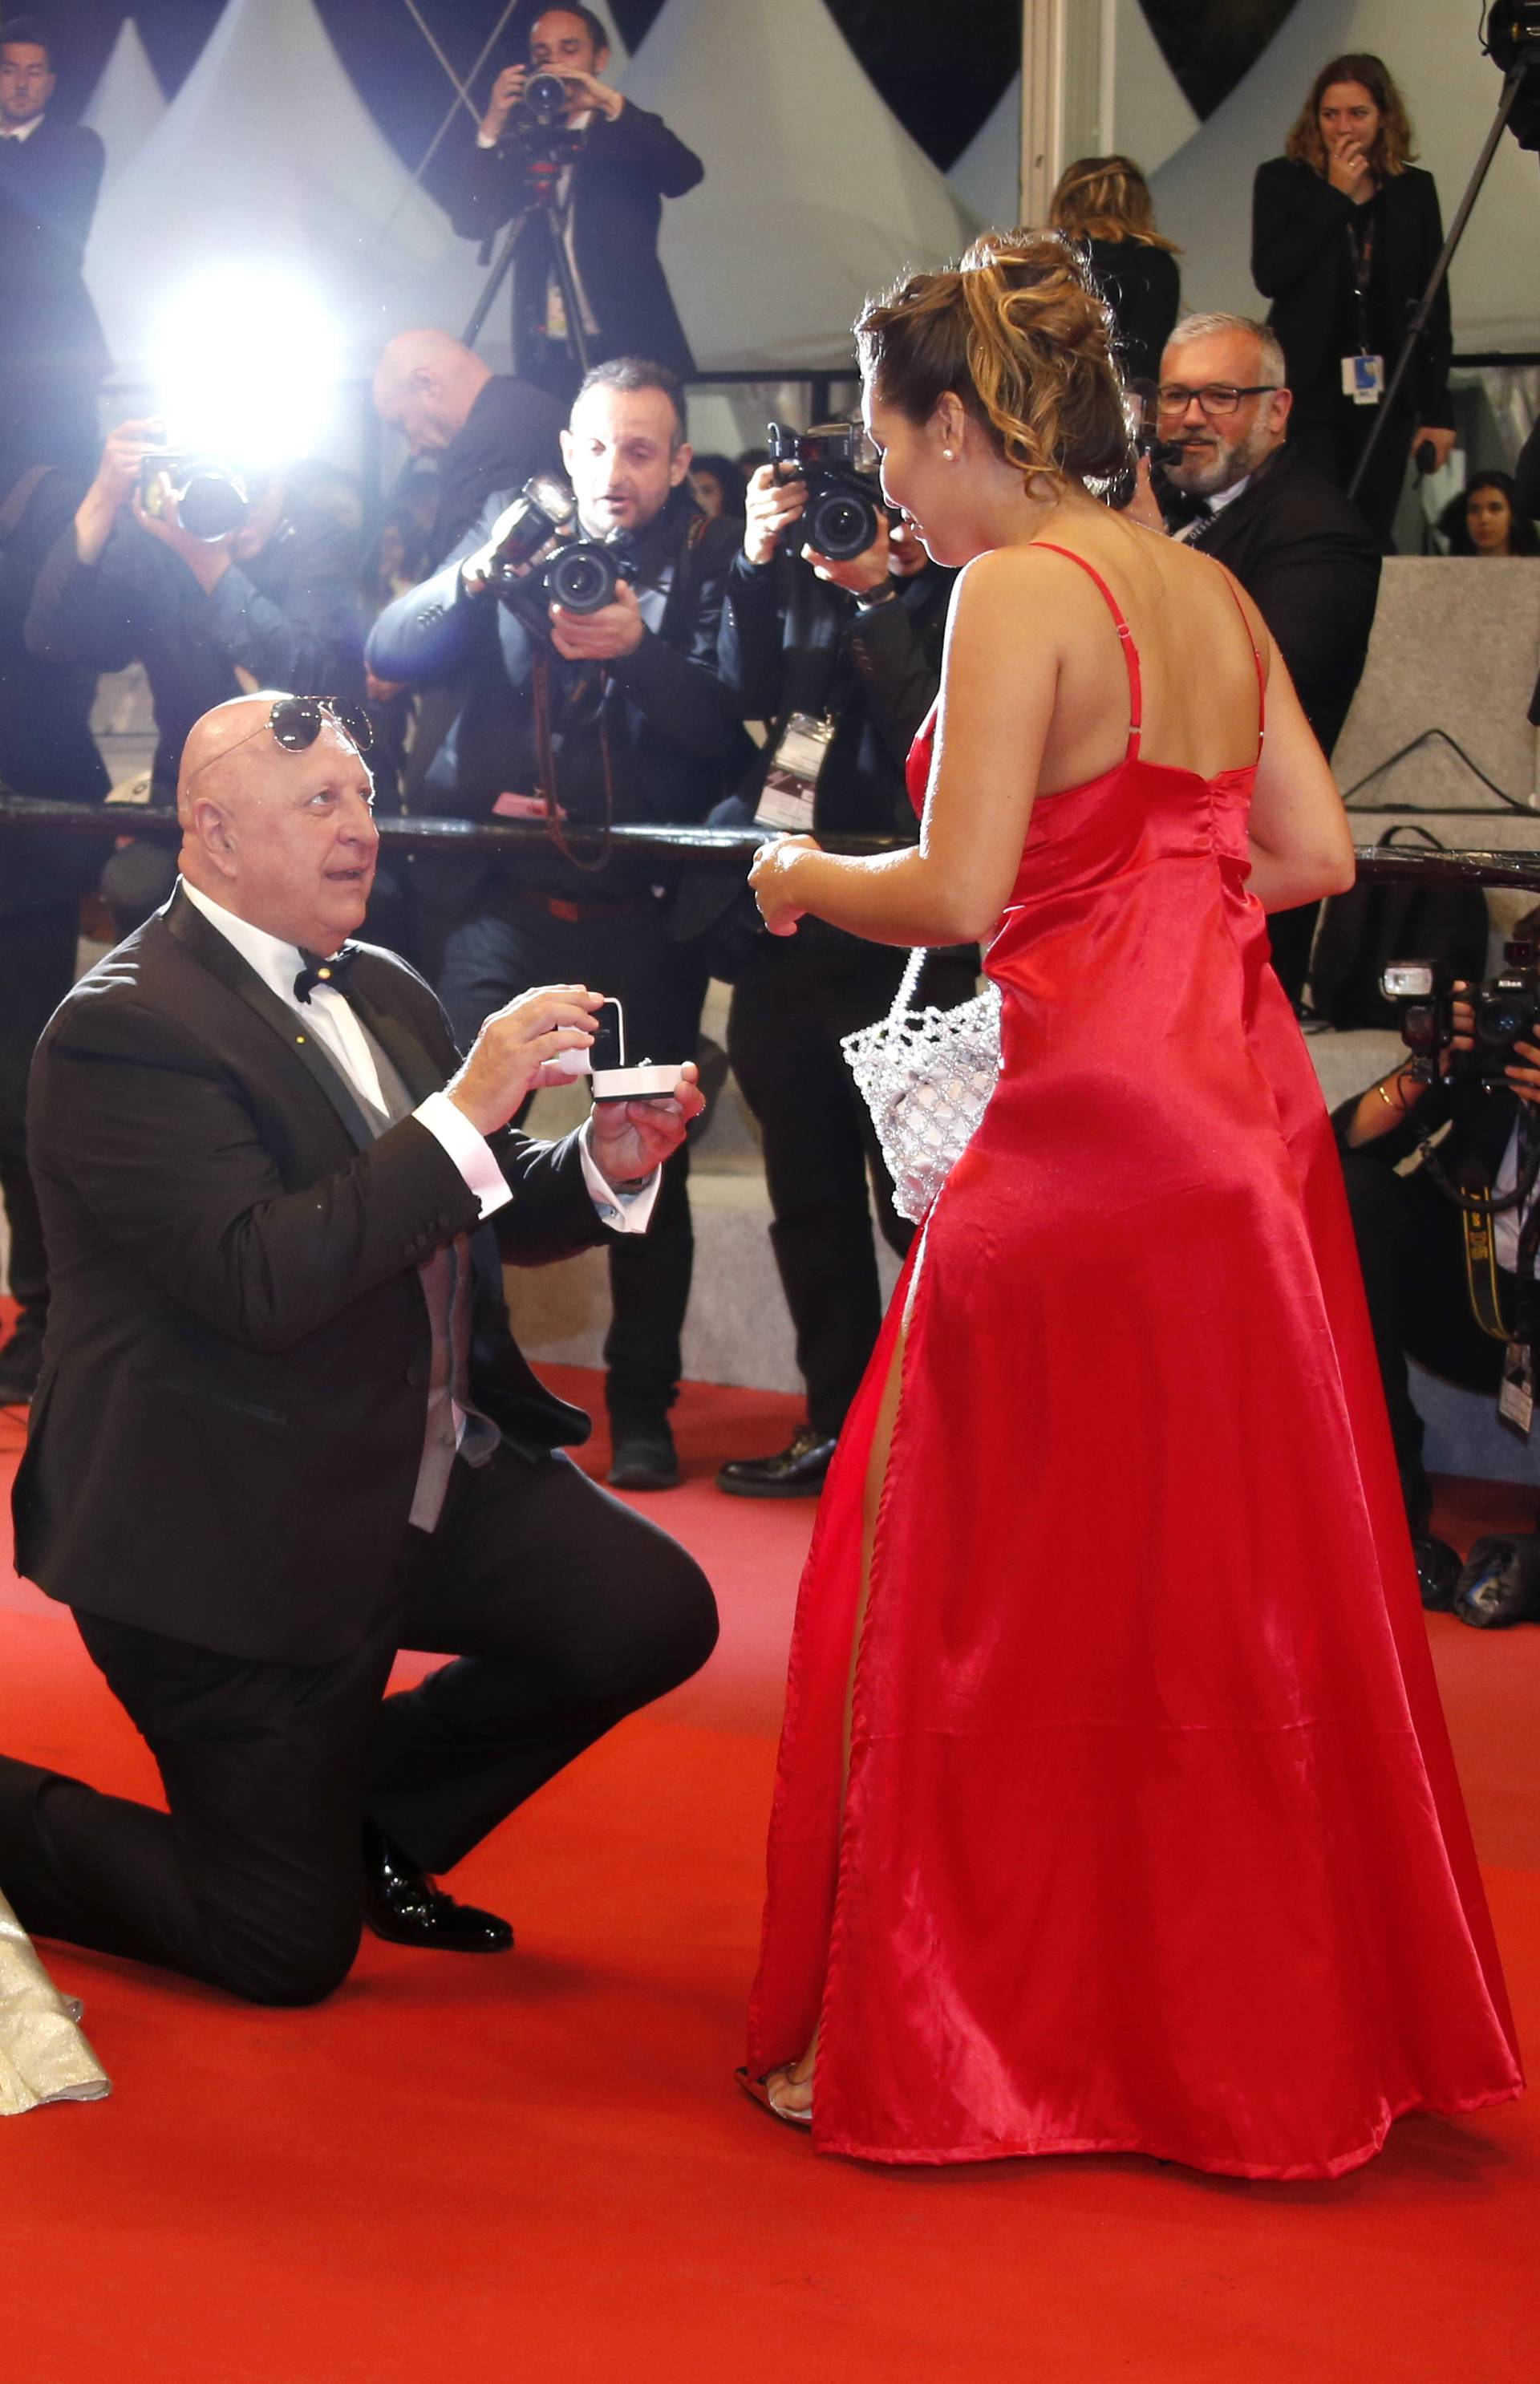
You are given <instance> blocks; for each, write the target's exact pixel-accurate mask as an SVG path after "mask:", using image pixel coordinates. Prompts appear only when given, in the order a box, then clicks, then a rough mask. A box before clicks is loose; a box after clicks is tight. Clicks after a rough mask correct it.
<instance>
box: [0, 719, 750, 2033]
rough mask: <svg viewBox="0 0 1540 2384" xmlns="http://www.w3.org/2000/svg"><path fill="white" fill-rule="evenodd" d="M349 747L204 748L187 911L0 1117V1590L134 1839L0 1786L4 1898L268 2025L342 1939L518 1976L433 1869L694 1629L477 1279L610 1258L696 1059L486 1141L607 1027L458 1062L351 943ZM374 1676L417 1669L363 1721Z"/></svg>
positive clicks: (221, 741) (363, 892) (686, 1579)
mask: <svg viewBox="0 0 1540 2384" xmlns="http://www.w3.org/2000/svg"><path fill="white" fill-rule="evenodd" d="M355 732H356V734H357V735H364V734H366V732H364V731H363V729H362V726H361V725H360V724H354V723H353V721H352V719H351V715H349V716H344V715H340V714H338V713H337V712H335V711H333V710H332V709H331V708H330V707H329V706H326V705H322V704H319V703H317V702H315V701H313V700H310V699H298V698H294V697H279V698H277V699H275V698H274V697H273V696H272V695H270V694H268V695H263V696H250V697H242V698H241V699H240V700H239V701H237V702H230V703H226V704H221V705H220V706H219V707H218V709H217V710H216V711H214V712H211V713H207V714H205V716H204V718H203V719H202V720H201V721H200V722H198V724H197V725H196V726H195V727H194V728H193V730H192V735H191V737H190V738H189V739H188V741H187V747H186V751H185V753H184V756H183V760H182V766H181V777H180V786H179V788H178V806H179V810H180V817H181V823H182V831H183V841H182V847H181V876H180V883H179V885H178V887H177V889H176V891H175V893H174V894H173V896H172V898H171V900H170V901H169V902H168V905H167V907H166V908H165V910H163V911H161V912H160V913H157V914H156V915H155V917H154V918H152V919H151V920H150V921H149V922H148V923H147V924H146V925H144V926H143V927H142V928H141V929H140V930H139V932H138V933H137V934H136V935H134V936H132V937H130V938H129V940H128V941H127V942H126V943H124V944H122V945H120V946H119V947H118V950H116V951H114V952H113V953H111V954H110V955H109V956H108V958H107V959H106V960H105V961H104V962H102V963H101V964H100V965H99V966H98V967H97V968H95V969H93V971H92V972H91V974H90V975H88V976H86V977H84V978H83V979H82V980H81V983H80V984H79V985H78V986H77V987H75V989H74V991H73V992H72V993H71V994H70V995H69V997H68V1000H66V1001H65V1002H64V1004H63V1005H62V1007H61V1008H60V1009H59V1010H58V1011H57V1012H56V1013H55V1016H54V1018H53V1020H52V1022H51V1023H50V1024H49V1026H48V1028H47V1029H46V1031H45V1033H44V1035H43V1039H42V1042H41V1043H40V1045H39V1047H38V1052H37V1056H36V1059H35V1061H34V1063H33V1070H32V1083H31V1109H30V1136H31V1140H30V1146H29V1147H30V1153H31V1162H32V1168H33V1173H34V1174H35V1177H36V1181H37V1186H38V1197H39V1200H40V1203H41V1205H42V1210H43V1225H44V1229H45V1233H46V1237H47V1245H48V1256H49V1269H50V1275H51V1279H52V1283H53V1288H54V1300H53V1307H52V1310H51V1313H50V1318H49V1325H48V1336H47V1345H46V1350H45V1354H44V1360H43V1378H42V1381H41V1383H40V1384H39V1387H38V1393H37V1399H36V1403H35V1405H34V1407H33V1409H32V1418H31V1438H30V1440H29V1444H28V1448H27V1454H26V1457H25V1459H24V1461H23V1463H22V1466H21V1469H20V1472H19V1476H18V1479H17V1485H16V1494H15V1512H16V1527H17V1529H16V1536H17V1563H18V1568H19V1571H22V1572H24V1573H26V1574H27V1576H28V1577H29V1578H30V1579H31V1580H33V1581H35V1582H36V1583H38V1584H39V1585H40V1586H41V1587H42V1588H43V1589H44V1590H45V1591H46V1592H47V1593H48V1595H49V1596H52V1597H56V1598H60V1599H62V1600H63V1601H64V1602H65V1603H66V1604H68V1606H70V1607H71V1608H73V1609H74V1611H75V1617H76V1620H77V1622H78V1624H79V1627H80V1632H81V1637H82V1638H83V1640H84V1641H85V1644H86V1646H87V1648H88V1649H89V1651H90V1653H91V1656H92V1658H93V1661H94V1662H95V1663H96V1664H97V1666H98V1667H99V1668H100V1670H102V1671H103V1673H105V1675H106V1679H107V1682H108V1683H109V1685H110V1686H111V1688H112V1689H113V1691H114V1693H115V1695H117V1696H118V1699H119V1700H120V1702H121V1703H122V1704H123V1705H124V1706H125V1707H127V1709H128V1711H129V1713H130V1716H131V1718H132V1720H134V1722H135V1723H136V1725H137V1726H138V1728H139V1729H140V1731H141V1732H143V1736H144V1738H145V1739H146V1740H147V1742H148V1744H149V1745H150V1748H151V1750H152V1752H153V1753H154V1755H155V1761H156V1763H157V1764H158V1765H159V1767H160V1773H161V1778H162V1780H163V1782H164V1783H165V1788H166V1794H167V1799H168V1805H169V1808H170V1809H169V1811H168V1812H166V1813H162V1812H157V1811H155V1810H152V1809H151V1808H150V1807H147V1806H143V1805H136V1804H130V1803H128V1802H125V1801H123V1800H121V1799H119V1798H117V1797H111V1796H105V1795H102V1794H98V1793H97V1791H96V1790H94V1789H93V1788H89V1787H87V1786H85V1785H84V1784H83V1783H82V1782H80V1781H77V1780H71V1779H68V1778H66V1777H64V1776H63V1775H62V1774H60V1773H58V1772H55V1771H49V1770H43V1769H37V1768H36V1767H34V1766H32V1765H31V1764H24V1763H19V1762H15V1761H12V1760H9V1759H7V1758H4V1757H0V1886H3V1887H4V1889H5V1892H6V1895H7V1896H8V1897H9V1898H10V1900H11V1902H12V1904H13V1905H14V1906H15V1907H16V1911H17V1913H18V1916H19V1918H20V1919H21V1921H22V1923H23V1925H24V1926H25V1927H26V1928H28V1929H29V1930H31V1931H34V1932H35V1933H38V1934H41V1935H43V1936H50V1937H62V1938H68V1939H70V1940H72V1941H73V1942H74V1943H77V1944H81V1945H91V1946H96V1947H99V1948H100V1949H102V1950H103V1951H104V1952H106V1953H110V1954H127V1955H131V1956H136V1957H137V1958H139V1959H140V1960H143V1961H149V1962H157V1963H161V1964H164V1965H165V1966H166V1967H168V1968H171V1969H175V1970H181V1971H184V1972H187V1973H188V1974H190V1975H191V1976H192V1977H193V1978H198V1979H204V1980H210V1981H212V1982H214V1983H215V1984H217V1985H218V1986H221V1987H225V1988H228V1989H229V1990H230V1992H232V1993H236V1994H240V1995H244V1996H247V1997H249V1998H251V1999H252V2000H254V2001H255V2002H259V2003H272V2004H304V2003H310V2002H314V2001H316V2000H317V1999H318V1998H319V1997H320V1996H322V1995H325V1994H327V1993H329V1991H330V1990H331V1989H332V1988H333V1987H335V1986H336V1985H337V1984H338V1982H339V1980H341V1979H342V1977H343V1975H344V1974H345V1972H346V1970H347V1968H348V1966H349V1964H350V1963H351V1961H352V1959H353V1956H354V1952H355V1951H356V1948H357V1943H358V1935H359V1929H360V1923H361V1920H363V1919H367V1920H368V1921H369V1922H370V1924H371V1925H372V1926H373V1927H374V1928H376V1929H377V1930H378V1931H379V1933H380V1934H382V1935H385V1936H390V1937H392V1938H396V1939H398V1940H402V1941H404V1942H406V1943H417V1944H423V1945H439V1946H444V1947H447V1948H451V1949H454V1950H459V1951H495V1950H500V1949H501V1948H503V1947H504V1946H506V1945H508V1944H510V1943H512V1932H511V1931H510V1930H509V1929H508V1927H507V1924H506V1923H505V1922H504V1921H502V1920H500V1919H498V1918H495V1917H494V1916H493V1915H491V1914H490V1913H481V1912H477V1911H474V1910H472V1909H470V1908H469V1907H467V1906H462V1905H459V1904H457V1903H455V1902H454V1901H453V1898H451V1897H450V1896H449V1895H447V1894H444V1893H443V1891H442V1890H441V1889H440V1888H438V1887H437V1886H436V1885H435V1883H434V1881H433V1879H432V1877H431V1876H430V1874H433V1873H436V1872H439V1871H441V1870H444V1869H449V1868H450V1867H451V1866H452V1865H453V1864H454V1863H456V1862H458V1860H459V1859H460V1857H461V1856H463V1855H465V1854H466V1853H467V1852H468V1851H469V1849H470V1848H471V1847H472V1846H474V1845H475V1844H477V1843H478V1840H480V1839H481V1838H483V1837H484V1836H485V1835H486V1834H487V1832H488V1831H490V1830H491V1829H493V1828H495V1827H496V1825H497V1823H498V1822H499V1821H501V1820H502V1819H503V1817H504V1816H505V1815H506V1814H508V1813H510V1812H511V1811H512V1810H513V1808H514V1807H515V1806H516V1805H518V1804H521V1803H522V1802H523V1800H524V1799H525V1797H527V1796H528V1795H530V1794H532V1793H533V1792H534V1791H535V1790H536V1789H537V1788H539V1787H540V1785H541V1783H542V1782H544V1781H547V1780H549V1779H550V1778H551V1777H552V1776H553V1773H555V1772H557V1771H559V1770H560V1769H562V1767H563V1765H564V1764H566V1763H569V1762H570V1761H571V1760H572V1758H573V1757H574V1756H576V1755H578V1754H580V1753H581V1752H582V1750H583V1748H584V1747H586V1746H589V1745H591V1744H592V1742H593V1741H594V1740H595V1739H596V1738H598V1737H599V1736H600V1735H601V1734H602V1732H605V1731H607V1730H608V1729H609V1728H610V1727H611V1726H612V1724H614V1723H615V1722H616V1721H618V1720H620V1719H621V1717H622V1716H623V1715H625V1714H627V1713H630V1712H632V1711H634V1710H635V1708H636V1707H639V1706H641V1705H644V1704H646V1703H647V1701H648V1700H649V1699H650V1698H652V1697H656V1696H659V1695H662V1694H663V1693H664V1691H665V1690H668V1689H671V1688H673V1687H675V1686H676V1685H677V1683H678V1682H681V1681H683V1680H685V1679H687V1678H688V1677H689V1674H690V1673H691V1672H693V1671H694V1670H696V1669H697V1668H698V1667H699V1666H700V1665H701V1664H702V1662H703V1661H704V1660H705V1658H706V1657H707V1656H708V1655H709V1654H710V1652H711V1648H712V1646H713V1644H714V1639H715V1633H716V1615H715V1608H714V1604H713V1600H712V1595H711V1591H710V1589H709V1587H708V1586H707V1583H706V1582H705V1580H704V1579H703V1577H702V1574H701V1572H700V1571H698V1569H697V1568H696V1566H695V1565H694V1563H693V1562H692V1561H691V1559H690V1558H689V1557H688V1556H686V1554H685V1553H684V1551H683V1550H682V1549H681V1548H679V1547H677V1546H676V1545H675V1544H674V1542H673V1541H672V1540H670V1539H668V1538H666V1537H665V1536H664V1533H661V1532H659V1531H657V1530H656V1529H655V1528H654V1527H653V1526H652V1524H650V1523H647V1522H645V1521H642V1520H641V1519H640V1517H638V1516H636V1515H635V1514H633V1513H632V1512H631V1511H630V1509H627V1508H626V1507H624V1506H622V1505H620V1504H619V1503H618V1502H617V1501H616V1500H615V1499H613V1498H611V1497H610V1496H608V1495H607V1494H606V1493H605V1492H604V1491H602V1490H601V1489H600V1488H598V1487H597V1486H596V1485H595V1484H592V1483H590V1481H589V1480H588V1479H587V1478H586V1477H585V1476H584V1475H583V1474H582V1473H580V1472H579V1471H578V1469H577V1468H576V1467H575V1466H574V1465H573V1464H572V1463H571V1462H570V1460H569V1459H567V1457H566V1456H565V1454H564V1453H563V1452H564V1444H565V1445H570V1444H573V1443H575V1442H578V1441H581V1440H582V1439H584V1438H585V1437H586V1435H587V1432H588V1422H587V1419H586V1418H585V1417H584V1416H583V1415H581V1414H580V1413H579V1412H578V1410H577V1409H574V1408H571V1407H568V1406H566V1405H565V1404H564V1402H563V1401H561V1400H560V1399H557V1398H554V1397H552V1395H551V1394H550V1393H549V1392H548V1391H546V1390H545V1389H543V1388H542V1387H541V1385H540V1383H539V1382H537V1380H536V1379H535V1377H534V1375H533V1374H532V1373H531V1372H530V1371H529V1369H528V1366H527V1365H526V1363H525V1361H524V1360H523V1359H522V1358H521V1357H520V1355H519V1352H518V1349H517V1348H516V1347H515V1343H514V1340H513V1338H512V1335H511V1334H510V1332H509V1328H508V1319H507V1314H506V1310H505V1309H504V1306H503V1295H502V1278H501V1272H500V1265H499V1245H500V1244H501V1246H502V1248H503V1251H504V1252H505V1253H506V1255H507V1256H508V1257H509V1258H510V1259H512V1260H517V1261H519V1262H522V1263H524V1264H531V1265H533V1264H539V1263H540V1262H542V1261H544V1260H549V1259H557V1258H562V1257H564V1256H565V1255H566V1254H567V1253H568V1252H569V1251H572V1250H576V1249H578V1248H581V1247H583V1246H584V1245H586V1244H588V1243H592V1242H601V1241H602V1240H604V1239H605V1237H606V1236H607V1235H610V1234H612V1233H617V1232H632V1231H641V1230H645V1226H646V1221H647V1214H648V1211H649V1210H650V1208H651V1205H652V1196H653V1191H654V1188H655V1185H656V1180H657V1179H656V1171H657V1168H658V1165H659V1162H660V1161H662V1160H663V1159H664V1157H666V1155H667V1153H668V1152H669V1151H670V1150H671V1149H674V1148H675V1147H676V1145H677V1143H678V1141H679V1139H680V1137H681V1136H682V1135H683V1133H684V1130H685V1126H686V1124H687V1123H688V1121H689V1117H690V1116H691V1115H693V1114H694V1113H695V1112H696V1111H698V1110H699V1108H700V1106H701V1099H700V1095H699V1093H698V1092H697V1090H696V1088H695V1085H694V1081H693V1076H694V1072H693V1070H692V1069H689V1068H686V1069H684V1070H683V1071H682V1072H681V1076H680V1081H679V1084H678V1086H677V1090H676V1093H675V1096H674V1098H673V1099H671V1100H669V1101H668V1102H666V1103H662V1104H655V1105H654V1104H641V1103H638V1104H634V1105H627V1106H626V1107H625V1108H620V1107H615V1108H612V1107H609V1106H606V1107H605V1108H604V1109H603V1110H601V1111H595V1112H594V1114H593V1117H592V1118H591V1119H590V1122H589V1123H588V1124H586V1125H585V1126H584V1127H583V1128H582V1129H581V1130H580V1131H579V1132H578V1133H576V1134H573V1135H570V1136H567V1137H566V1139H565V1141H562V1142H556V1143H542V1142H534V1141H531V1140H529V1139H528V1137H526V1136H523V1135H521V1134H518V1133H516V1132H514V1131H512V1130H511V1129H510V1127H509V1124H508V1122H509V1120H510V1119H511V1118H512V1117H513V1115H514V1113H515V1111H516V1110H517V1109H518V1107H519V1105H520V1103H521V1102H522V1101H523V1100H524V1099H525V1096H526V1095H527V1093H528V1091H529V1090H530V1088H531V1086H537V1085H540V1084H544V1083H548V1082H553V1081H555V1080H556V1079H555V1077H554V1076H553V1073H552V1069H553V1062H554V1060H555V1059H556V1056H557V1055H558V1054H559V1053H561V1052H564V1051H571V1050H575V1049H581V1048H583V1047H584V1046H586V1044H587V1042H588V1041H589V1039H590V1021H591V1017H592V1013H593V1012H594V1010H595V1009H596V1008H597V1006H598V1004H599V1001H600V1000H601V996H600V994H599V993H598V992H594V991H590V990H589V989H588V988H586V987H578V986H555V987H549V986H548V987H541V988H540V989H538V990H536V991H534V992H531V993H528V994H526V995H525V996H524V997H523V998H522V999H521V1000H518V1001H515V1002H513V1003H511V1004H510V1005H509V1006H508V1008H506V1009H505V1010H503V1011H500V1012H497V1013H496V1014H495V1015H494V1016H493V1017H491V1018H490V1019H488V1021H487V1022H486V1024H485V1025H484V1026H483V1028H482V1030H481V1032H480V1034H479V1036H478V1037H477V1040H476V1044H475V1047H474V1049H472V1050H471V1052H470V1055H469V1057H468V1058H467V1059H466V1060H465V1061H464V1062H463V1063H462V1062H460V1060H459V1058H458V1055H457V1054H456V1052H455V1050H454V1048H453V1043H452V1041H451V1038H450V1035H449V1032H448V1028H447V1026H446V1024H445V1022H444V1018H443V1014H442V1012H441V1010H440V1008H439V1005H438V1003H437V1001H436V1000H435V999H434V997H433V995H432V994H431V993H430V992H429V991H428V987H426V986H425V985H424V984H423V982H422V980H421V979H420V978H419V977H417V976H416V975H415V973H414V972H413V971H412V970H411V969H410V968H408V967H407V965H406V964H405V962H403V961H400V960H398V959H396V958H395V957H394V955H393V954H391V953H390V952H387V951H382V950H379V949H377V948H376V947H374V946H371V945H366V944H365V945H358V946H352V945H349V944H347V943H346V942H345V940H344V939H345V938H346V937H347V936H348V935H349V934H350V933H351V932H352V931H353V930H354V928H356V927H357V926H358V925H359V924H360V923H361V921H362V919H363V917H364V912H365V906H366V901H367V900H368V894H369V888H370V884H371V881H372V879H373V876H374V869H375V860H376V855H377V851H378V844H379V838H378V834H377V831H376V828H375V824H374V819H373V816H372V813H371V810H370V803H371V792H372V790H371V787H370V781H369V774H368V770H367V768H366V764H365V762H364V759H363V755H362V752H361V751H360V747H359V744H358V742H356V741H355ZM328 956H329V957H328ZM399 1647H420V1648H428V1649H433V1650H437V1651H441V1652H442V1653H444V1654H445V1655H448V1656H451V1657H453V1658H454V1660H453V1661H452V1662H450V1663H448V1664H446V1665H444V1666H443V1667H442V1668H441V1670H438V1671H436V1672H434V1673H433V1674H432V1675H431V1676H430V1677H429V1678H428V1680H426V1681H425V1682H423V1683H422V1685H421V1686H420V1687H418V1688H416V1689H414V1690H412V1691H410V1692H409V1693H407V1694H405V1695H397V1696H392V1697H389V1698H387V1697H385V1696H384V1690H385V1684H386V1679H387V1676H388V1674H389V1672H390V1670H391V1662H392V1659H393V1658H394V1656H395V1653H396V1650H397V1649H398V1648H399Z"/></svg>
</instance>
